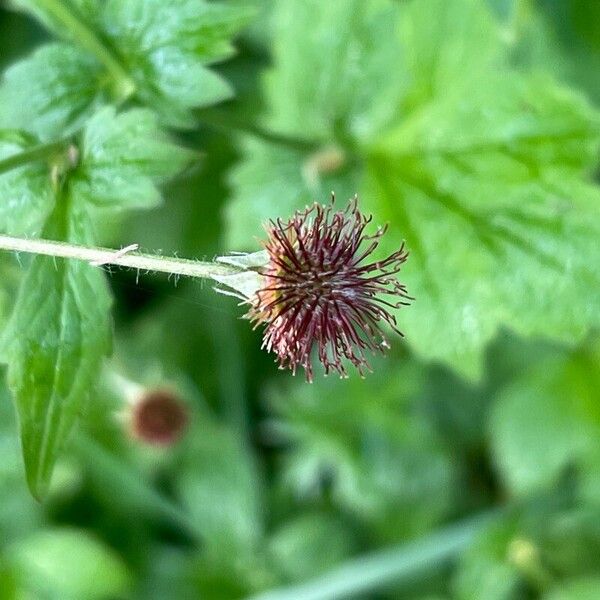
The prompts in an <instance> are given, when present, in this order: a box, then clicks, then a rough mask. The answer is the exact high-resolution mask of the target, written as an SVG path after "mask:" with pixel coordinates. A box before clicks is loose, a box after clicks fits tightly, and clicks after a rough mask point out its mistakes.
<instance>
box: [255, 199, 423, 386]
mask: <svg viewBox="0 0 600 600" xmlns="http://www.w3.org/2000/svg"><path fill="white" fill-rule="evenodd" d="M333 200H334V196H333V194H332V203H331V204H330V205H328V206H322V205H320V204H316V203H315V204H313V205H312V206H311V207H309V208H307V209H306V210H304V211H298V212H296V213H295V214H294V216H293V217H292V218H291V219H290V220H289V221H282V220H281V219H277V220H276V221H271V222H270V223H269V226H268V227H267V232H268V239H267V241H266V242H265V243H264V246H265V249H266V251H267V253H268V256H269V262H268V264H267V266H266V267H264V268H263V269H262V270H261V271H260V273H261V275H262V276H263V281H264V284H263V286H262V288H261V289H259V290H258V292H257V293H256V295H255V297H254V300H253V304H252V308H251V309H250V311H249V313H248V316H249V318H250V319H251V320H252V321H253V322H254V323H255V326H258V325H261V324H264V326H265V328H264V337H263V348H266V349H267V350H269V351H270V352H274V353H275V354H276V356H277V359H276V360H277V362H278V363H279V366H280V368H282V369H283V368H290V369H291V370H292V372H293V373H295V372H296V370H297V368H298V366H301V367H303V368H304V370H305V372H306V378H307V380H308V381H312V378H313V367H312V361H311V354H312V350H313V348H316V351H317V354H318V359H319V361H320V362H321V363H322V364H323V366H324V368H325V374H327V373H329V372H331V371H335V372H337V373H339V375H340V376H342V377H345V376H347V370H346V367H345V365H344V359H346V360H347V361H349V362H350V363H352V364H353V365H354V366H355V367H356V368H357V369H358V371H359V373H360V374H361V375H362V374H364V371H365V370H366V369H370V367H369V363H368V362H367V351H370V352H383V351H384V350H385V349H386V348H388V347H389V345H388V343H387V341H386V339H385V337H384V335H383V332H382V329H381V324H382V322H383V321H385V322H386V323H388V325H389V326H390V327H391V328H392V329H393V330H394V331H396V332H397V333H399V334H400V335H402V333H401V332H400V331H399V329H398V328H397V326H396V317H395V316H394V315H393V314H392V313H391V312H390V309H395V308H399V307H400V306H403V305H407V304H409V300H411V298H410V296H409V295H408V294H407V291H406V288H405V286H404V285H403V284H401V283H400V282H399V281H398V280H397V279H396V277H395V275H396V274H397V273H398V272H399V271H400V268H401V266H402V264H403V263H404V262H405V261H406V259H407V257H408V252H406V251H405V249H404V244H402V245H401V246H400V248H399V249H398V250H397V251H396V252H394V253H393V254H391V255H390V256H388V257H387V258H384V259H381V260H373V259H372V258H370V257H371V255H372V254H373V252H374V251H375V249H376V248H377V246H378V245H379V240H380V238H381V236H382V235H383V234H384V233H385V231H386V227H379V228H378V229H377V230H376V231H375V233H373V234H372V235H367V234H366V233H365V229H366V227H367V225H368V224H369V223H370V222H371V217H370V216H369V217H367V216H365V215H363V214H362V213H361V212H360V210H359V209H358V199H357V197H356V196H355V197H354V198H353V199H352V200H351V201H350V202H349V203H348V205H347V206H346V208H345V209H343V210H337V211H336V210H334V206H333ZM386 297H387V299H386Z"/></svg>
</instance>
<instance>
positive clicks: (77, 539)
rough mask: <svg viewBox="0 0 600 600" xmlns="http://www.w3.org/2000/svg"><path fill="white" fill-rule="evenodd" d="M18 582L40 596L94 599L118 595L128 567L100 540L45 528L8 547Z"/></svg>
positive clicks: (125, 587)
mask: <svg viewBox="0 0 600 600" xmlns="http://www.w3.org/2000/svg"><path fill="white" fill-rule="evenodd" d="M9 561H10V564H11V565H12V566H13V569H14V572H15V578H16V580H17V582H18V584H19V586H20V587H21V588H22V589H23V588H24V589H25V590H27V591H28V592H30V593H34V594H36V597H37V594H41V596H40V597H43V598H52V599H56V600H58V599H59V598H60V599H62V600H95V599H98V600H100V599H103V598H104V599H105V598H114V597H117V596H118V597H121V596H122V595H123V594H125V593H126V592H127V591H128V589H129V587H130V576H129V573H128V571H127V567H126V566H125V564H124V563H123V561H122V560H121V559H120V557H119V556H118V555H117V554H116V553H115V552H114V551H113V550H111V549H110V548H108V547H107V546H106V545H105V544H104V543H102V542H101V541H100V540H97V539H96V538H95V537H92V536H91V535H90V534H89V533H87V532H85V531H81V530H77V529H47V530H45V531H39V532H37V533H34V534H32V535H30V536H29V537H27V538H24V539H22V540H21V541H19V542H18V543H16V544H15V545H13V546H11V547H10V550H9Z"/></svg>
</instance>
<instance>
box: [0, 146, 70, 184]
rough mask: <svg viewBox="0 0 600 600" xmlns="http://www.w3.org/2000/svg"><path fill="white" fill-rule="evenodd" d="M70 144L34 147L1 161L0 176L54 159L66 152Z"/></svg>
mask: <svg viewBox="0 0 600 600" xmlns="http://www.w3.org/2000/svg"><path fill="white" fill-rule="evenodd" d="M68 144H69V142H68V141H65V140H60V141H58V142H51V143H49V144H41V145H39V146H34V147H33V148H29V149H27V150H24V151H23V152H19V153H18V154H13V155H11V156H8V157H7V158H5V159H3V160H0V175H1V174H2V173H6V172H7V171H10V170H11V169H16V168H17V167H20V166H22V165H25V164H27V163H30V162H35V161H38V160H44V159H47V158H52V157H53V156H55V155H58V154H60V153H61V152H64V151H65V150H66V149H67V147H68Z"/></svg>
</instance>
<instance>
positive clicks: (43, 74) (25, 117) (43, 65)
mask: <svg viewBox="0 0 600 600" xmlns="http://www.w3.org/2000/svg"><path fill="white" fill-rule="evenodd" d="M102 77H103V75H102V71H101V68H100V64H99V63H98V62H97V61H96V60H95V59H94V57H93V56H90V55H89V54H87V53H85V52H84V51H82V50H79V49H78V48H76V47H74V46H71V45H70V44H64V43H54V44H46V45H45V46H42V47H41V48H39V49H37V50H36V51H35V52H34V53H33V54H32V55H31V56H29V57H28V58H25V59H24V60H21V61H19V62H17V63H15V64H13V65H12V66H11V67H9V68H8V69H7V70H6V72H5V73H4V77H3V79H2V83H1V85H0V125H2V126H5V127H15V128H19V129H24V130H27V131H30V132H32V133H34V134H35V135H37V136H39V137H40V138H41V139H42V140H50V139H56V138H62V137H64V136H66V135H68V134H69V133H71V132H73V131H75V130H76V129H77V128H78V127H80V126H81V124H82V123H83V122H84V120H85V119H86V118H87V117H88V116H89V115H90V113H91V111H92V110H93V109H94V107H95V106H96V105H97V104H98V103H99V102H100V101H101V97H102V88H103V86H104V85H105V84H106V81H105V82H104V83H103V81H102Z"/></svg>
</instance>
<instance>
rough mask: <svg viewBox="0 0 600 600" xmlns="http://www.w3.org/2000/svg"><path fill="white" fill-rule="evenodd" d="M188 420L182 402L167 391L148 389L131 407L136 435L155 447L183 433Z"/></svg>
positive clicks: (176, 438) (171, 440) (132, 426)
mask: <svg viewBox="0 0 600 600" xmlns="http://www.w3.org/2000/svg"><path fill="white" fill-rule="evenodd" d="M187 423H188V411H187V408H186V406H185V404H184V403H183V402H182V401H181V400H180V399H179V398H178V397H177V396H176V395H175V394H174V393H173V392H171V391H169V390H162V389H156V390H147V391H146V392H145V393H144V394H143V395H142V396H141V397H140V398H138V399H137V400H136V402H135V403H134V404H133V406H132V409H131V431H132V434H133V436H134V437H135V438H137V439H138V440H140V441H142V442H145V443H147V444H152V445H156V446H169V445H171V444H173V443H175V442H176V441H177V440H178V439H179V438H180V437H181V435H182V434H183V432H184V430H185V428H186V426H187Z"/></svg>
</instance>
